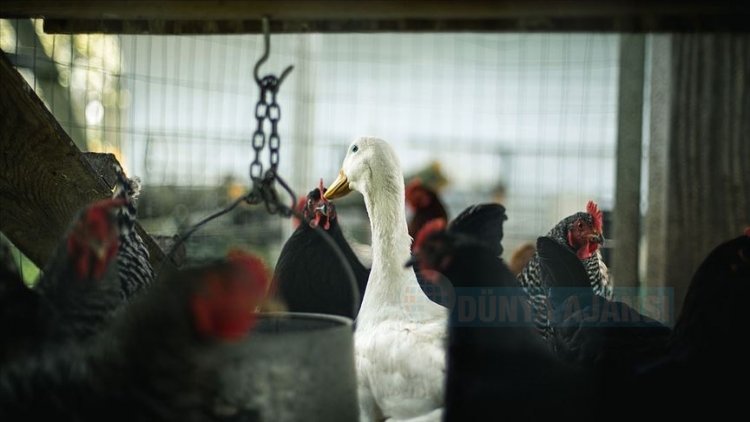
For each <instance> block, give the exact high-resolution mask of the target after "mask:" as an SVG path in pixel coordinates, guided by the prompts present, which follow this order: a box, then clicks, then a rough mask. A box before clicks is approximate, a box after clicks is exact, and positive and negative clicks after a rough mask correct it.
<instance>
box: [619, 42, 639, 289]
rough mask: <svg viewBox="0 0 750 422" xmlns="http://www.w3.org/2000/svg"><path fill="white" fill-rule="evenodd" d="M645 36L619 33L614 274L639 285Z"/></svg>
mask: <svg viewBox="0 0 750 422" xmlns="http://www.w3.org/2000/svg"><path fill="white" fill-rule="evenodd" d="M644 46H645V39H644V36H643V35H642V34H625V35H622V36H621V37H620V77H619V91H618V92H619V93H618V107H617V174H616V177H615V183H616V187H615V209H614V221H613V223H614V230H613V232H614V239H615V241H616V242H617V244H616V245H615V248H614V251H613V257H612V258H613V265H612V277H613V279H614V282H615V285H616V286H617V287H629V288H637V287H638V285H639V283H638V251H639V244H640V240H641V224H640V222H641V141H642V140H641V133H642V132H643V76H644V57H645V56H644V51H645V47H644Z"/></svg>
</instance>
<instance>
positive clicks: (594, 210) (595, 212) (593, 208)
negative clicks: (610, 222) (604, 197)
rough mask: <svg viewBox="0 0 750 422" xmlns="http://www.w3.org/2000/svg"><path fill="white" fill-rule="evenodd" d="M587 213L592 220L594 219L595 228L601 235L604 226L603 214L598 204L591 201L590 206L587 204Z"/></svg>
mask: <svg viewBox="0 0 750 422" xmlns="http://www.w3.org/2000/svg"><path fill="white" fill-rule="evenodd" d="M586 212H588V213H589V214H591V218H593V219H594V228H595V229H596V230H597V231H599V232H600V233H601V231H602V225H603V222H602V212H601V211H600V210H599V207H598V206H597V205H596V202H594V201H589V202H588V204H586Z"/></svg>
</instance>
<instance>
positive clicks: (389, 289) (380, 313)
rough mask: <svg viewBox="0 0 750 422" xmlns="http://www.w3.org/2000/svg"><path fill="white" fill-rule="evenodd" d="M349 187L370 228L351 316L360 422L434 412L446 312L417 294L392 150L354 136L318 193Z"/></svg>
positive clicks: (332, 194) (421, 417)
mask: <svg viewBox="0 0 750 422" xmlns="http://www.w3.org/2000/svg"><path fill="white" fill-rule="evenodd" d="M352 190H356V191H358V192H360V193H362V195H363V196H364V199H365V206H366V207H367V214H368V215H369V217H370V226H371V229H372V255H373V256H372V269H371V272H370V278H369V279H368V282H367V290H365V295H364V298H363V300H362V307H361V309H360V311H359V315H358V317H357V330H356V331H355V334H354V335H355V338H354V340H355V351H356V362H357V376H358V380H359V406H360V415H361V419H362V420H363V421H375V420H377V421H380V420H389V421H401V420H409V421H433V420H434V421H438V420H440V419H441V417H442V407H443V391H444V378H445V338H446V323H447V316H448V313H447V309H446V308H444V307H442V306H440V305H437V304H435V303H433V302H432V301H430V299H428V298H427V296H425V294H424V293H423V292H422V290H421V288H420V287H419V284H418V283H417V278H416V275H415V274H414V270H413V269H412V268H410V267H409V268H406V267H404V264H405V263H406V261H407V260H408V259H409V258H410V257H411V252H410V245H411V240H412V239H411V237H410V236H409V232H408V229H407V225H406V215H405V210H404V177H403V174H402V172H401V165H400V163H399V160H398V157H397V156H396V154H395V153H394V151H393V149H392V148H391V147H390V145H388V143H386V142H385V141H383V140H381V139H377V138H359V139H357V140H356V141H354V142H353V143H352V144H351V145H350V146H349V150H348V152H347V154H346V157H345V158H344V162H343V164H342V168H341V171H340V172H339V176H338V179H337V180H336V181H335V182H334V183H333V184H332V185H331V186H330V187H329V188H328V190H327V191H326V193H325V197H326V198H328V199H333V198H338V197H341V196H344V195H346V194H348V193H349V192H351V191H352Z"/></svg>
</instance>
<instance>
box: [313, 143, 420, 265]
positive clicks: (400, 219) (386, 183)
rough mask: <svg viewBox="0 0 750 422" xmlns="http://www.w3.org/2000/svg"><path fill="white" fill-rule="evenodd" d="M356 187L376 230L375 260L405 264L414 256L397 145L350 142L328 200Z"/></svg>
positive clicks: (345, 193) (371, 224)
mask: <svg viewBox="0 0 750 422" xmlns="http://www.w3.org/2000/svg"><path fill="white" fill-rule="evenodd" d="M353 190H356V191H358V192H360V193H361V194H362V196H364V198H365V206H366V207H367V214H368V215H369V217H370V227H371V229H372V242H373V243H372V246H373V259H375V258H376V257H377V256H379V257H380V258H385V259H383V260H381V262H394V263H395V262H398V263H399V264H400V265H401V266H402V267H403V263H404V262H405V261H406V260H408V259H409V258H410V256H411V255H410V249H409V248H410V245H411V237H409V231H408V229H407V226H406V214H405V209H404V208H405V204H404V176H403V173H402V172H401V163H400V162H399V159H398V156H397V155H396V153H395V152H394V151H393V148H391V146H390V145H389V144H388V143H387V142H385V141H384V140H382V139H378V138H368V137H365V138H359V139H357V140H355V141H354V142H352V143H351V145H349V149H348V150H347V153H346V157H345V158H344V162H343V164H342V165H341V171H339V176H338V178H337V179H336V181H334V182H333V183H332V184H331V186H330V187H329V188H328V190H326V192H325V194H324V196H325V197H326V198H328V199H334V198H339V197H342V196H344V195H347V194H348V193H350V192H351V191H353Z"/></svg>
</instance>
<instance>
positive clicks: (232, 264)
mask: <svg viewBox="0 0 750 422" xmlns="http://www.w3.org/2000/svg"><path fill="white" fill-rule="evenodd" d="M267 287H268V277H267V274H266V273H265V267H264V266H263V265H262V263H261V262H260V261H259V260H258V259H256V258H254V257H252V256H249V255H246V254H242V253H234V254H232V255H231V256H230V257H229V259H228V260H226V261H223V262H218V263H215V264H211V265H207V266H203V267H199V268H192V269H186V270H182V271H177V272H174V273H172V274H169V275H167V276H166V279H165V280H163V282H162V283H159V284H158V285H157V286H154V288H153V289H151V290H150V291H149V292H148V293H147V294H144V295H143V297H141V298H139V299H138V300H136V301H134V302H133V304H132V305H131V306H129V307H127V308H125V309H124V310H123V314H121V315H120V316H118V319H117V321H116V322H115V323H114V324H112V325H111V326H109V327H108V329H107V330H106V331H104V332H102V333H101V334H100V335H99V336H97V337H96V338H95V341H93V342H92V343H90V344H89V345H87V346H83V345H82V343H76V342H71V343H66V344H63V345H61V347H59V348H57V349H54V350H52V349H49V350H46V351H45V352H44V353H41V354H35V355H30V356H28V357H25V358H24V359H18V360H16V361H14V362H12V363H11V364H9V365H5V366H3V367H0V417H1V418H2V420H56V421H100V420H110V421H123V422H124V421H133V420H152V421H176V420H181V421H183V420H184V421H227V420H231V421H239V420H243V421H253V420H257V414H256V413H255V412H254V411H253V409H242V408H239V407H235V408H228V407H227V406H219V405H220V404H221V400H220V399H221V397H220V394H221V391H222V388H226V386H223V385H222V383H223V377H222V373H224V372H223V371H232V370H236V369H237V367H238V365H241V364H242V360H241V356H242V353H241V350H242V348H241V344H242V340H243V339H244V338H245V337H246V336H247V335H248V333H249V332H250V331H251V330H252V328H253V326H254V324H255V321H256V318H257V314H256V313H255V312H256V311H255V309H256V308H257V307H258V305H259V304H260V303H261V301H262V300H263V298H264V296H265V294H266V291H267ZM225 362H231V364H229V363H225ZM217 406H219V407H217Z"/></svg>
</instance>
